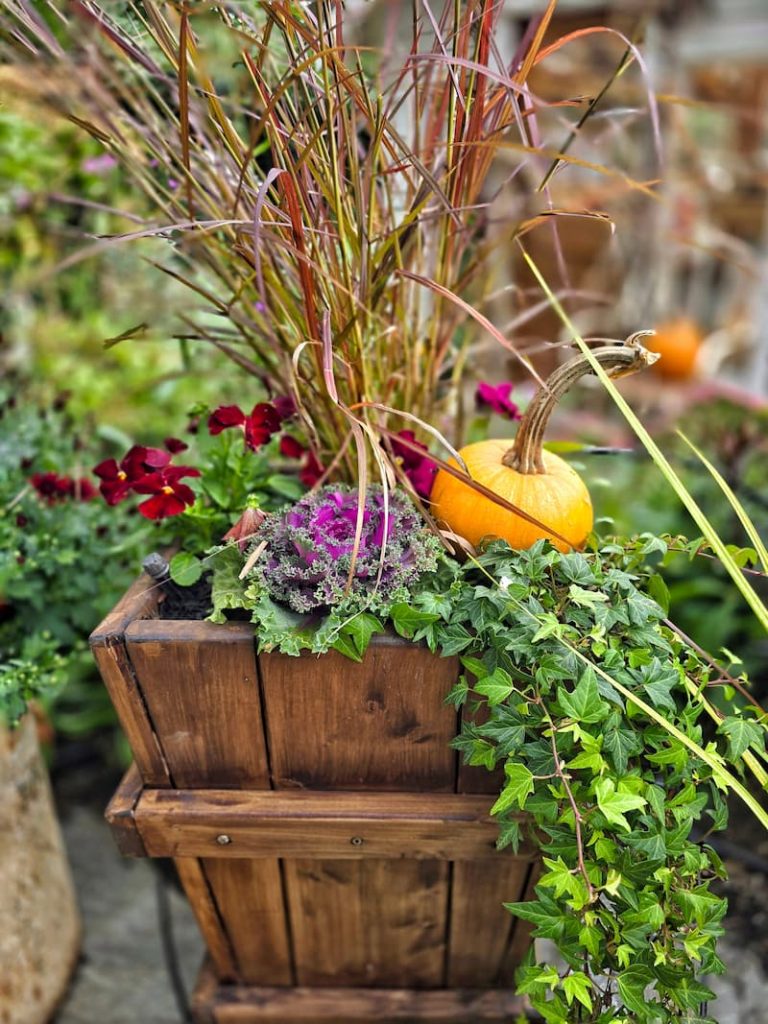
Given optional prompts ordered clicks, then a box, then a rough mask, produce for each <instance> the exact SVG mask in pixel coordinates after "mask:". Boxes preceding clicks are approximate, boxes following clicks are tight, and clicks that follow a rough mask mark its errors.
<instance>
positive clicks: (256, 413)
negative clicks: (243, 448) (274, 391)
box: [208, 402, 280, 451]
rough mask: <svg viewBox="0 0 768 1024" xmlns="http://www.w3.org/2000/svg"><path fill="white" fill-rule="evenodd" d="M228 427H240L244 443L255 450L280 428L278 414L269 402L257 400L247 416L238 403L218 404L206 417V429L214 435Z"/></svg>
mask: <svg viewBox="0 0 768 1024" xmlns="http://www.w3.org/2000/svg"><path fill="white" fill-rule="evenodd" d="M230 427H242V430H243V434H244V436H245V443H246V445H247V446H248V447H249V448H252V449H253V451H256V449H257V448H261V446H262V445H263V444H266V443H267V441H269V439H270V438H271V437H272V435H273V434H274V433H276V432H277V431H278V430H279V429H280V416H279V414H278V412H277V410H276V409H275V407H274V405H271V404H270V403H269V402H258V403H257V404H256V405H254V407H253V409H252V410H251V412H250V415H248V416H246V415H245V413H244V412H243V410H242V409H241V408H240V406H239V405H220V406H219V408H218V409H215V410H214V411H213V412H212V413H211V415H210V416H209V417H208V430H209V431H210V432H211V434H214V435H216V434H220V433H221V432H222V430H228V429H229V428H230Z"/></svg>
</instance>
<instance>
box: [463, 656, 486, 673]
mask: <svg viewBox="0 0 768 1024" xmlns="http://www.w3.org/2000/svg"><path fill="white" fill-rule="evenodd" d="M461 664H462V665H463V666H464V668H465V669H466V670H467V672H471V674H472V675H473V676H474V677H475V679H485V677H486V676H487V675H488V669H487V668H486V667H485V664H484V663H483V662H482V661H480V659H479V658H473V657H471V656H470V655H468V654H465V655H464V656H463V657H462V659H461Z"/></svg>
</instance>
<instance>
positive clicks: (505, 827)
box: [496, 818, 521, 853]
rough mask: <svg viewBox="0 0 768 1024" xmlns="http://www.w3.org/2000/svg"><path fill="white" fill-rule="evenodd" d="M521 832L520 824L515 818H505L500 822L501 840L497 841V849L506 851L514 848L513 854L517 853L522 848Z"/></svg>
mask: <svg viewBox="0 0 768 1024" xmlns="http://www.w3.org/2000/svg"><path fill="white" fill-rule="evenodd" d="M520 838H521V830H520V822H519V821H516V820H515V819H514V818H503V819H502V820H501V821H500V822H499V838H498V839H497V840H496V849H497V850H504V849H506V848H507V847H508V846H511V847H512V852H513V853H517V851H518V848H519V846H520Z"/></svg>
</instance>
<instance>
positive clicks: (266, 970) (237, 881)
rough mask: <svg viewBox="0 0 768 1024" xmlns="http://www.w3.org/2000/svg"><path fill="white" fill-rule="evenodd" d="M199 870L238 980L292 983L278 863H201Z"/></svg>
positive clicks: (265, 983)
mask: <svg viewBox="0 0 768 1024" xmlns="http://www.w3.org/2000/svg"><path fill="white" fill-rule="evenodd" d="M203 869H204V871H205V875H206V877H207V879H208V884H209V885H210V888H211V893H212V895H213V899H214V901H215V903H216V906H217V908H218V911H219V914H220V915H221V918H222V920H223V921H225V922H226V928H227V935H228V937H229V941H230V943H231V945H232V950H233V952H234V956H235V961H236V962H237V965H238V971H239V976H240V978H241V979H242V981H243V982H244V983H246V984H250V985H290V984H291V983H292V981H293V976H292V971H291V953H290V949H289V942H288V930H287V926H286V915H285V906H284V901H283V884H282V879H281V876H280V865H279V863H278V861H277V860H244V859H240V860H231V859H227V860H217V859H206V860H205V861H204V862H203Z"/></svg>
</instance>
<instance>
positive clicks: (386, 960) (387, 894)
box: [285, 860, 448, 988]
mask: <svg viewBox="0 0 768 1024" xmlns="http://www.w3.org/2000/svg"><path fill="white" fill-rule="evenodd" d="M285 872H286V889H287V891H288V894H289V895H288V909H289V914H290V921H291V933H292V935H293V940H294V960H295V964H296V980H297V982H298V984H299V985H321V986H322V985H351V986H355V985H370V986H374V987H389V986H397V987H401V986H404V987H408V988H430V987H432V988H434V987H437V986H439V985H440V984H441V983H442V976H443V966H444V958H445V934H446V923H447V922H446V915H447V905H448V865H447V864H446V863H445V862H440V861H431V860H427V861H425V860H420V861H415V860H407V861H386V860H358V861H322V860H321V861H317V860H290V861H287V862H286V864H285Z"/></svg>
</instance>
